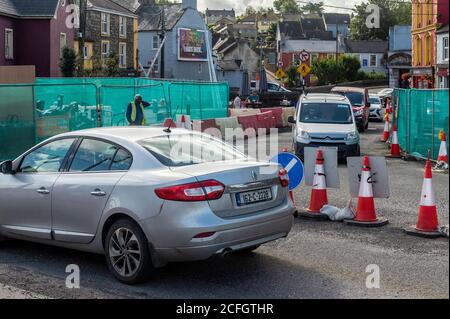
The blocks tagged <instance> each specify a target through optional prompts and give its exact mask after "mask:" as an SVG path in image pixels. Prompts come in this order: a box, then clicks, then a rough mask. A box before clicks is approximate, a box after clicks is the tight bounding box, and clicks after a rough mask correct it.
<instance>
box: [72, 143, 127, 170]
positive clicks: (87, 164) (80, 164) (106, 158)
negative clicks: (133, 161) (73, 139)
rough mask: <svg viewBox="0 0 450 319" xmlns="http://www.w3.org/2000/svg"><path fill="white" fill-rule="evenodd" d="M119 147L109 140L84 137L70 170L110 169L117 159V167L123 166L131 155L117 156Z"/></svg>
mask: <svg viewBox="0 0 450 319" xmlns="http://www.w3.org/2000/svg"><path fill="white" fill-rule="evenodd" d="M118 150H119V147H118V146H116V145H113V144H110V143H107V142H103V141H99V140H92V139H83V141H82V142H81V144H80V147H79V148H78V150H77V152H76V154H75V156H74V158H73V161H72V164H71V165H70V169H69V171H70V172H101V171H109V170H110V167H111V166H112V164H113V162H114V161H116V162H115V163H114V164H115V167H121V166H124V164H126V162H127V160H126V158H127V157H129V155H127V154H125V155H123V153H121V155H120V156H121V157H118V158H117V160H116V158H115V156H116V153H117V152H118Z"/></svg>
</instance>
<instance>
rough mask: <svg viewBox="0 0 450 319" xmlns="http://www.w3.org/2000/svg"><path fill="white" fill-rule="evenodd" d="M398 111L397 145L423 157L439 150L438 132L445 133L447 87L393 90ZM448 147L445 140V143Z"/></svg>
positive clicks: (447, 106)
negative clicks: (429, 152)
mask: <svg viewBox="0 0 450 319" xmlns="http://www.w3.org/2000/svg"><path fill="white" fill-rule="evenodd" d="M394 94H395V97H396V105H397V111H398V113H397V114H398V120H397V125H398V137H399V144H400V147H401V148H402V149H403V150H405V151H406V152H407V153H410V154H412V155H415V156H420V157H426V156H427V153H428V150H430V151H431V157H432V158H433V159H437V157H438V154H439V147H440V141H439V138H438V136H439V132H440V131H441V130H444V131H445V132H446V133H447V134H448V133H449V122H448V121H449V117H448V113H449V91H448V89H439V90H416V89H410V90H402V89H396V90H395V93H394ZM447 147H448V143H447Z"/></svg>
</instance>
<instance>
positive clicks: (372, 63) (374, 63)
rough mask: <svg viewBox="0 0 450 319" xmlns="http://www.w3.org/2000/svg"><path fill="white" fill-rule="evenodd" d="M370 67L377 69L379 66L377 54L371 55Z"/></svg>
mask: <svg viewBox="0 0 450 319" xmlns="http://www.w3.org/2000/svg"><path fill="white" fill-rule="evenodd" d="M369 66H371V67H376V66H377V55H376V54H371V55H370V64H369Z"/></svg>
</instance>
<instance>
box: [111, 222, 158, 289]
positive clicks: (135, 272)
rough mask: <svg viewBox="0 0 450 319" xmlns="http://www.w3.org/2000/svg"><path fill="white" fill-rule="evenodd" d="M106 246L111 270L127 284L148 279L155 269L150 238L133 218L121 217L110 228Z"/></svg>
mask: <svg viewBox="0 0 450 319" xmlns="http://www.w3.org/2000/svg"><path fill="white" fill-rule="evenodd" d="M104 247H105V255H106V263H107V265H108V268H109V270H110V271H111V273H112V274H113V275H114V277H116V278H117V279H118V280H119V281H121V282H123V283H125V284H129V285H132V284H137V283H140V282H144V281H147V280H148V279H149V278H150V276H151V275H152V274H153V273H154V271H155V267H154V265H153V262H152V256H151V253H150V249H149V242H148V239H147V237H146V236H145V234H144V232H143V231H142V229H141V228H140V227H139V225H138V224H137V223H136V222H134V221H133V220H131V219H128V218H122V219H119V220H118V221H116V222H115V223H114V224H113V225H112V226H111V227H110V228H109V229H108V233H107V235H106V238H105V245H104Z"/></svg>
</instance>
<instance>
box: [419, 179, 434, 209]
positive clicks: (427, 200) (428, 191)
mask: <svg viewBox="0 0 450 319" xmlns="http://www.w3.org/2000/svg"><path fill="white" fill-rule="evenodd" d="M435 205H436V198H435V196H434V191H433V181H432V179H431V178H425V179H424V180H423V184H422V195H421V197H420V206H435Z"/></svg>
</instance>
